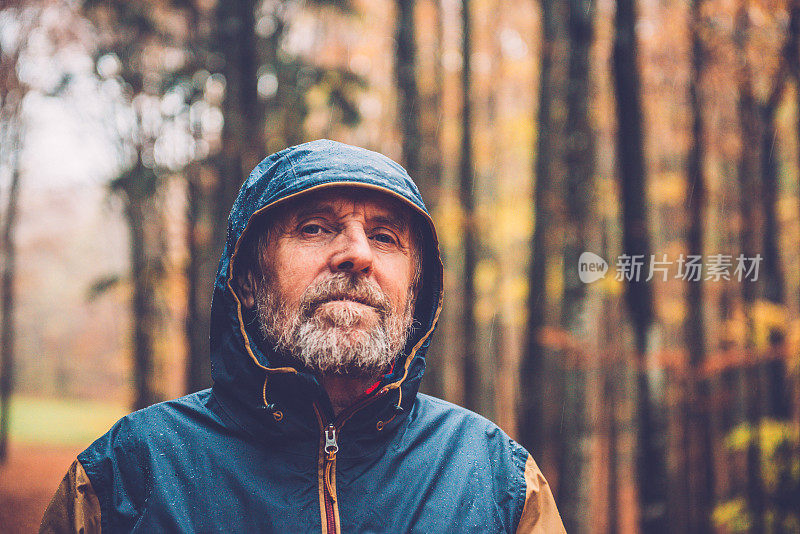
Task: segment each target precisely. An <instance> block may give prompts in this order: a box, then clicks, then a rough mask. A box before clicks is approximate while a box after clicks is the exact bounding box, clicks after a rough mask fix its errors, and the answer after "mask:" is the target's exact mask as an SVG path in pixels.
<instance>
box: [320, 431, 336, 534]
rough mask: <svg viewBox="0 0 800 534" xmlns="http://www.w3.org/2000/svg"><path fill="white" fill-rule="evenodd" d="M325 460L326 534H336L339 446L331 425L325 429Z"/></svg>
mask: <svg viewBox="0 0 800 534" xmlns="http://www.w3.org/2000/svg"><path fill="white" fill-rule="evenodd" d="M324 452H325V459H324V460H323V464H322V465H323V469H324V471H323V486H324V487H323V491H324V495H325V518H326V520H327V522H328V534H336V533H337V530H336V513H335V510H334V506H335V503H336V480H335V478H334V477H335V476H336V453H337V452H339V444H338V443H337V441H336V427H335V426H334V425H333V423H330V424H328V426H327V427H325V449H324Z"/></svg>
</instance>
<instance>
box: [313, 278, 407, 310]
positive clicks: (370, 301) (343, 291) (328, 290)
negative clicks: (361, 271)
mask: <svg viewBox="0 0 800 534" xmlns="http://www.w3.org/2000/svg"><path fill="white" fill-rule="evenodd" d="M334 300H351V301H353V302H358V303H360V304H365V305H367V306H371V307H373V308H375V309H376V310H378V312H379V313H380V314H381V315H386V314H388V313H390V312H391V309H392V308H391V303H390V302H389V298H388V297H387V296H386V295H385V294H384V293H383V291H381V290H380V289H379V288H378V287H375V286H374V285H373V284H371V283H369V282H368V281H367V280H365V279H364V278H363V277H361V276H360V275H351V274H348V273H337V274H334V275H333V276H331V277H330V278H326V279H325V280H323V281H321V282H320V283H318V284H316V285H314V286H311V287H309V288H308V289H307V290H306V291H305V293H304V294H303V296H302V297H301V299H300V313H301V314H302V315H304V316H306V317H311V316H312V315H313V314H314V312H315V311H316V310H317V308H319V307H320V306H321V305H322V304H325V303H326V302H331V301H334Z"/></svg>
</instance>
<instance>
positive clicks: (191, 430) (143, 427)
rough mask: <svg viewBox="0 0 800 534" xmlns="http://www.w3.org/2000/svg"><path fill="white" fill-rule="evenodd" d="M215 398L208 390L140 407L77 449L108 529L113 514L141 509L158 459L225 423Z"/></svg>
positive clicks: (189, 446)
mask: <svg viewBox="0 0 800 534" xmlns="http://www.w3.org/2000/svg"><path fill="white" fill-rule="evenodd" d="M213 402H214V400H213V396H212V394H211V391H210V390H203V391H199V392H197V393H193V394H190V395H186V396H185V397H181V398H179V399H174V400H170V401H166V402H161V403H158V404H154V405H153V406H149V407H147V408H144V409H142V410H138V411H136V412H133V413H131V414H128V415H126V416H125V417H123V418H121V419H120V420H119V421H117V422H116V423H115V424H114V425H113V426H112V427H111V429H110V430H109V431H108V432H106V433H105V434H103V435H102V436H101V437H100V438H98V439H97V440H96V441H95V442H94V443H92V444H91V445H90V446H89V447H88V448H87V449H86V450H84V451H83V452H81V453H80V454H79V455H78V461H79V462H80V464H81V466H82V467H83V469H84V471H85V473H86V476H87V477H88V478H89V481H90V482H91V487H92V488H93V489H94V492H95V493H96V495H97V499H98V501H99V504H100V509H101V511H102V514H101V520H102V526H103V530H106V529H107V528H110V529H111V530H113V526H112V525H109V524H107V520H108V519H107V518H109V517H111V516H115V517H116V516H119V515H122V516H130V517H133V516H135V515H136V514H137V513H138V511H139V510H140V509H141V508H142V506H143V505H144V503H145V501H146V500H147V497H148V494H149V491H150V490H151V489H152V480H153V477H154V471H155V470H157V468H158V465H159V462H163V461H167V459H168V458H172V457H175V456H176V455H181V453H182V451H183V453H184V454H185V453H186V451H189V450H191V449H192V448H193V447H194V443H195V442H196V441H197V440H202V439H203V437H204V436H203V435H204V434H207V433H210V432H215V429H223V428H224V424H223V422H222V420H221V419H220V418H219V417H218V416H217V415H216V414H215V412H214V411H213V410H211V409H210V408H209V404H212V403H213ZM166 452H169V453H170V454H169V455H167V454H165V453H166ZM112 510H113V513H112Z"/></svg>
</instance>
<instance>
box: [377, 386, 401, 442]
mask: <svg viewBox="0 0 800 534" xmlns="http://www.w3.org/2000/svg"><path fill="white" fill-rule="evenodd" d="M397 391H398V395H397V404H395V405H394V406H392V410H393V411H394V413H393V414H392V416H391V417H390V418H389V419H387V420H386V421H382V420H381V421H378V423H377V424H376V425H375V428H376V429H377V430H378V432H380V431H381V430H383V428H384V427H385V426H386V425H388V424H389V423H391V422H392V421H393V420H394V418H395V417H397V416H398V415H400V414H401V413H403V412H404V411H405V410H404V409H403V407H402V406H400V404H401V403H402V402H403V388H401V387H400V386H398V387H397Z"/></svg>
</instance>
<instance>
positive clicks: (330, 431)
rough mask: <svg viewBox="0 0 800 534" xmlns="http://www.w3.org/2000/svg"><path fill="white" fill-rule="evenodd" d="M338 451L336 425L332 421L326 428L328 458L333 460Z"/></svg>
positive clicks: (326, 452)
mask: <svg viewBox="0 0 800 534" xmlns="http://www.w3.org/2000/svg"><path fill="white" fill-rule="evenodd" d="M337 452H339V444H338V443H336V427H335V426H333V423H331V424H329V425H328V426H327V428H325V454H327V455H328V460H333V457H334V456H336V453H337Z"/></svg>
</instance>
